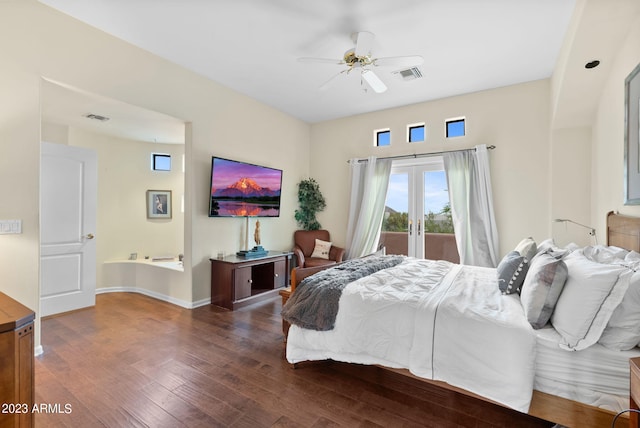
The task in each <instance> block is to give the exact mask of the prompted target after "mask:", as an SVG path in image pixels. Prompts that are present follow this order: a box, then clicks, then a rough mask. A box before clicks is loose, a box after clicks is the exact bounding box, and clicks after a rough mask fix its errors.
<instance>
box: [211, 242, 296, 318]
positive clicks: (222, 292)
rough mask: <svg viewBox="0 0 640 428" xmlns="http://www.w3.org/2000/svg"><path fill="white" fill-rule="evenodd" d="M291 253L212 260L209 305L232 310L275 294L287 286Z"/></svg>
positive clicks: (269, 253) (279, 252) (271, 252)
mask: <svg viewBox="0 0 640 428" xmlns="http://www.w3.org/2000/svg"><path fill="white" fill-rule="evenodd" d="M292 256H293V253H292V252H290V251H269V252H267V255H266V256H263V257H256V258H245V257H239V256H236V255H233V256H227V257H225V258H223V259H214V258H211V259H209V260H210V261H211V304H212V305H216V306H221V307H223V308H227V309H231V310H235V309H238V308H240V307H242V306H246V305H250V304H252V303H256V302H258V301H261V300H265V299H268V298H271V297H273V296H277V295H278V291H279V289H281V288H283V287H286V286H287V285H289V270H290V266H291V257H292Z"/></svg>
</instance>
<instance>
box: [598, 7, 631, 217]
mask: <svg viewBox="0 0 640 428" xmlns="http://www.w3.org/2000/svg"><path fill="white" fill-rule="evenodd" d="M639 63H640V14H638V13H636V19H635V21H634V22H633V25H632V26H631V32H630V33H629V34H628V36H627V37H626V39H625V40H624V42H623V43H622V45H621V46H620V49H619V50H618V51H617V55H616V57H615V60H614V62H613V64H612V72H611V73H610V74H609V76H608V78H607V81H606V85H605V87H604V90H603V92H602V95H601V98H600V103H599V105H598V110H597V114H596V117H595V120H594V122H593V123H594V125H593V131H592V134H593V151H592V157H593V175H592V177H591V186H592V195H593V204H592V206H591V217H592V221H593V222H594V223H595V224H596V225H597V227H598V230H605V225H606V223H605V216H606V213H607V212H609V211H612V210H615V211H619V212H620V213H622V214H628V215H633V216H640V206H625V205H624V188H623V183H624V167H623V164H624V162H623V159H624V125H625V120H624V117H625V110H624V105H625V101H624V100H625V91H624V80H625V78H626V77H627V76H628V75H629V73H630V72H631V71H632V70H633V69H634V68H635V67H636V66H637V65H638V64H639Z"/></svg>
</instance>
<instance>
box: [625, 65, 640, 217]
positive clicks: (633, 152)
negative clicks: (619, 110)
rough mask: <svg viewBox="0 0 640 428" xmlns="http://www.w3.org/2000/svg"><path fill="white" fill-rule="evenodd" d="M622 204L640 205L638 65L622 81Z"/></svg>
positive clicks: (639, 68) (639, 80) (639, 75)
mask: <svg viewBox="0 0 640 428" xmlns="http://www.w3.org/2000/svg"><path fill="white" fill-rule="evenodd" d="M624 89H625V120H624V124H625V129H624V204H625V205H640V141H639V140H640V64H638V65H637V66H636V68H635V69H633V71H632V72H631V73H630V74H629V76H627V78H626V79H625V81H624Z"/></svg>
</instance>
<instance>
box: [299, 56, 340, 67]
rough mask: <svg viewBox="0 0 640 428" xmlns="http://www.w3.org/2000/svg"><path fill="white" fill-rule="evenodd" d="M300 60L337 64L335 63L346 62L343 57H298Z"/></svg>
mask: <svg viewBox="0 0 640 428" xmlns="http://www.w3.org/2000/svg"><path fill="white" fill-rule="evenodd" d="M298 62H305V63H307V62H309V63H311V62H312V63H321V64H335V65H344V64H345V62H344V60H342V59H331V58H308V57H304V58H298Z"/></svg>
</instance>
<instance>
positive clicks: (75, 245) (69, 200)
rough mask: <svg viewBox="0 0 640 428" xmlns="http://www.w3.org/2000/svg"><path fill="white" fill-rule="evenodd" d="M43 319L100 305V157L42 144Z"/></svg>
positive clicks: (41, 280) (78, 149) (41, 274)
mask: <svg viewBox="0 0 640 428" xmlns="http://www.w3.org/2000/svg"><path fill="white" fill-rule="evenodd" d="M40 156H41V163H40V312H41V313H40V315H41V316H47V315H53V314H57V313H61V312H67V311H71V310H74V309H80V308H84V307H87V306H93V305H95V290H96V242H95V239H94V234H95V230H96V206H97V194H96V193H97V186H98V173H97V155H96V152H95V151H93V150H90V149H84V148H80V147H72V146H65V145H62V144H51V143H45V142H43V143H42V144H41V155H40Z"/></svg>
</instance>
